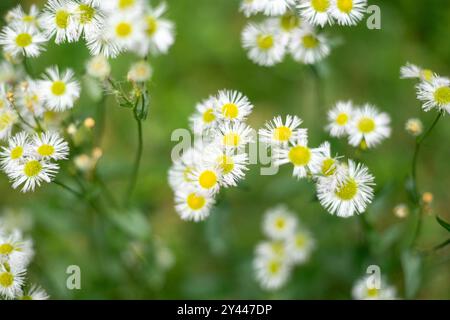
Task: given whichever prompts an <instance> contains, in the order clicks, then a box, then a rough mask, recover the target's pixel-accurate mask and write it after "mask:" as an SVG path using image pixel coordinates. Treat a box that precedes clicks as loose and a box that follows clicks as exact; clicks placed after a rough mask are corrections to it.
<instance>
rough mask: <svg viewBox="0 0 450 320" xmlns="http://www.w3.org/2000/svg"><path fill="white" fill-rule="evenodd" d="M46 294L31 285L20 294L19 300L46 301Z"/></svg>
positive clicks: (47, 296)
mask: <svg viewBox="0 0 450 320" xmlns="http://www.w3.org/2000/svg"><path fill="white" fill-rule="evenodd" d="M49 298H50V297H49V295H48V294H47V292H46V291H45V290H44V289H42V288H41V287H39V286H37V285H33V286H32V287H31V288H30V289H29V290H27V291H25V292H23V293H22V295H21V296H20V297H19V300H48V299H49Z"/></svg>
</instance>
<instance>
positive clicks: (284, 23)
mask: <svg viewBox="0 0 450 320" xmlns="http://www.w3.org/2000/svg"><path fill="white" fill-rule="evenodd" d="M280 25H281V28H283V30H285V31H291V30H293V29H295V28H297V27H298V26H299V25H300V18H299V17H298V16H297V15H295V14H292V13H287V14H285V15H284V16H282V17H281V20H280Z"/></svg>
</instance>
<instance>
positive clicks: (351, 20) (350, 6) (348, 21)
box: [330, 0, 367, 26]
mask: <svg viewBox="0 0 450 320" xmlns="http://www.w3.org/2000/svg"><path fill="white" fill-rule="evenodd" d="M366 7H367V0H331V11H330V13H331V16H332V17H333V18H334V19H335V20H336V21H337V23H338V24H339V25H341V26H355V25H356V24H358V22H359V21H361V20H362V18H363V17H364V14H365V13H366Z"/></svg>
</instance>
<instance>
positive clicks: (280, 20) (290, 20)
mask: <svg viewBox="0 0 450 320" xmlns="http://www.w3.org/2000/svg"><path fill="white" fill-rule="evenodd" d="M272 21H273V23H275V24H276V26H277V27H278V28H279V30H280V31H281V32H282V33H284V34H287V35H290V34H291V33H292V31H294V30H296V29H299V28H301V27H306V26H307V25H306V24H307V22H306V21H302V19H301V18H300V17H299V16H298V15H297V14H296V13H295V12H294V11H288V12H286V13H285V14H283V15H282V16H280V17H277V18H274V19H273V20H272Z"/></svg>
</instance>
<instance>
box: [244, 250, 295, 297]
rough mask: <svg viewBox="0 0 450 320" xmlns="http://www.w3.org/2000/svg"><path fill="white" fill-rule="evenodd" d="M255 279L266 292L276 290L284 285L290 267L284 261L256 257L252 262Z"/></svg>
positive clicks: (275, 258)
mask: <svg viewBox="0 0 450 320" xmlns="http://www.w3.org/2000/svg"><path fill="white" fill-rule="evenodd" d="M253 268H254V270H255V275H256V279H257V280H258V282H259V283H260V285H261V287H262V288H263V289H266V290H277V289H279V288H281V287H282V286H283V285H284V284H286V282H287V280H288V279H289V276H290V271H291V267H290V264H289V263H288V262H287V260H286V259H280V258H277V257H265V256H256V257H255V259H254V261H253Z"/></svg>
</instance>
